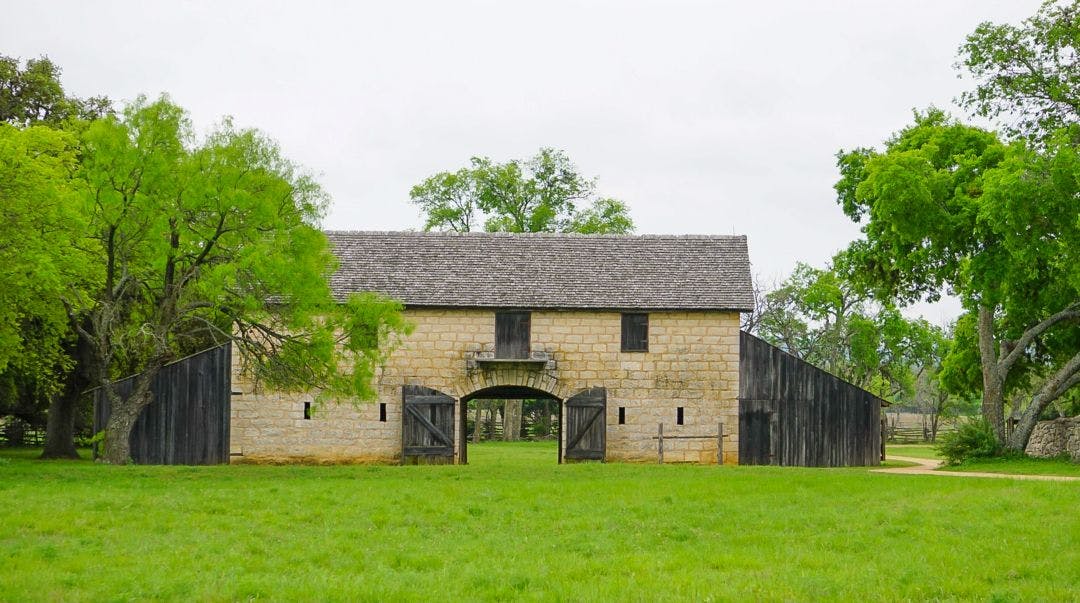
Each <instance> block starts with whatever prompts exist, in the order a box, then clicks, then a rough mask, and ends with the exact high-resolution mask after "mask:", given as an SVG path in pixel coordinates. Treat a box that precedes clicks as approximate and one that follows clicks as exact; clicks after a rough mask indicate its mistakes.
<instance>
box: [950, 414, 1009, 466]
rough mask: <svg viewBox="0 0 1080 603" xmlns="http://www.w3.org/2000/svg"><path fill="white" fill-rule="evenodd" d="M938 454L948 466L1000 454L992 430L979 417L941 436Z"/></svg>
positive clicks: (999, 448)
mask: <svg viewBox="0 0 1080 603" xmlns="http://www.w3.org/2000/svg"><path fill="white" fill-rule="evenodd" d="M937 450H938V452H940V453H941V456H943V457H945V462H946V463H948V464H949V465H957V464H960V463H961V462H962V461H964V460H965V459H973V458H989V457H993V456H998V455H1000V454H1001V445H1000V444H998V441H997V438H996V437H994V430H993V429H992V428H991V427H990V423H988V422H987V421H986V419H984V418H982V417H980V418H978V419H972V420H968V421H965V422H963V423H961V424H960V425H959V426H957V428H956V431H952V432H949V433H946V434H944V435H942V436H941V441H940V442H939V443H938V445H937Z"/></svg>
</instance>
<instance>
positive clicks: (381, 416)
mask: <svg viewBox="0 0 1080 603" xmlns="http://www.w3.org/2000/svg"><path fill="white" fill-rule="evenodd" d="M379 422H381V423H385V422H386V402H379Z"/></svg>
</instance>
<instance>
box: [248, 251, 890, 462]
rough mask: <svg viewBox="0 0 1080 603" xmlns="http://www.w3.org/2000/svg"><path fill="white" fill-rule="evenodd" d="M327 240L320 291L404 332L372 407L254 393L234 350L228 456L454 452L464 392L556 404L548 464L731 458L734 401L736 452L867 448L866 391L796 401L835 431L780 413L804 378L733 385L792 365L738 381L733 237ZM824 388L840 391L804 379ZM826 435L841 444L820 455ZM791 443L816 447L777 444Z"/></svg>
mask: <svg viewBox="0 0 1080 603" xmlns="http://www.w3.org/2000/svg"><path fill="white" fill-rule="evenodd" d="M327 234H328V236H329V238H330V241H331V243H332V245H333V248H334V250H335V253H336V254H337V256H338V257H339V259H340V266H339V269H338V272H337V273H336V274H335V275H334V276H333V279H332V287H333V290H334V292H335V294H336V295H337V296H338V297H340V298H341V299H344V298H345V297H347V296H348V295H349V294H351V293H354V292H378V293H382V294H385V295H387V296H390V297H393V298H395V299H398V300H400V301H402V302H403V303H404V306H405V314H406V317H407V318H408V320H409V321H410V322H411V323H412V324H413V325H414V326H415V330H414V331H413V332H412V334H411V335H409V336H407V337H404V338H403V339H402V340H401V341H400V342H399V344H398V345H397V346H396V347H395V348H394V349H393V350H392V352H391V353H390V354H389V357H388V360H387V361H386V363H385V364H384V365H383V366H382V367H381V369H380V370H379V371H378V373H377V375H376V379H377V386H378V395H379V397H378V400H377V401H375V402H374V403H360V404H352V403H350V401H348V400H342V401H339V402H341V403H339V404H326V405H323V406H321V407H320V408H319V409H318V412H314V413H312V412H311V405H312V402H313V400H314V397H313V396H312V395H310V394H283V393H280V392H273V391H263V390H261V389H258V388H255V387H254V386H253V385H252V383H251V381H250V379H247V378H246V377H245V376H244V375H243V374H241V372H240V371H239V367H238V365H237V364H236V360H234V367H233V375H232V384H231V391H232V396H231V411H230V418H231V426H230V438H229V442H230V453H231V455H232V457H233V458H234V459H236V460H241V459H242V460H262V461H274V460H283V461H288V460H294V461H295V460H319V461H323V460H325V461H346V462H365V461H371V462H406V463H408V462H424V463H439V462H443V463H464V462H467V458H468V456H467V455H468V450H467V440H468V438H467V434H466V416H465V415H466V409H467V403H468V402H469V401H470V400H473V399H515V398H520V399H542V398H546V399H550V400H553V401H557V402H558V407H559V409H560V410H559V412H560V417H561V420H560V422H559V424H560V431H561V433H560V438H559V448H558V461H559V462H562V461H563V460H571V461H573V460H608V461H619V460H625V461H652V462H656V460H657V458H658V450H659V449H662V450H663V459H664V460H665V461H667V462H694V463H717V462H718V461H721V462H723V463H725V464H734V463H738V462H740V458H739V456H740V438H741V437H743V436H742V434H740V433H739V432H740V406H742V407H743V409H744V410H745V411H747V412H744V415H746V417H750V416H751V415H750V414H747V413H749V412H752V413H754V414H753V415H752V416H753V417H754V418H755V420H757V418H760V421H764V423H761V422H760V421H758V422H754V421H750V422H747V419H746V417H744V420H743V424H744V425H746V426H747V429H753V432H754V433H755V434H758V435H757V436H755V437H757V438H758V439H757V440H755V441H754V442H752V443H749V442H747V443H743V445H742V450H743V451H744V454H748V453H746V452H745V451H753V454H754V458H753V459H752V460H750V462H754V463H762V462H764V463H776V464H839V465H850V464H866V462H867V460H868V459H871V458H872V457H874V456H875V455H876V454H877V448H878V446H879V444H880V431H879V428H878V425H879V424H878V415H879V412H880V411H879V404H878V402H880V401H879V400H878V399H877V398H873V397H868V396H869V395H868V394H867V395H866V396H862V394H859V395H858V396H856V398H853V399H854V400H855V402H853V403H850V404H849V403H847V402H845V405H844V406H842V407H840V406H837V407H836V408H833V409H831V410H829V412H828V413H825V414H821V413H817V411H816V410H814V411H812V412H811V414H812V415H813V416H817V415H818V414H820V415H821V417H824V419H823V420H824V421H825V422H832V423H836V422H838V421H839V422H841V423H845V424H846V422H849V421H848V419H847V418H845V417H846V416H847V415H851V414H852V413H855V414H857V415H858V417H857V418H856V419H857V420H855V421H854V422H852V423H851V425H852V426H853V427H852V429H848V428H847V427H844V428H843V429H831V428H830V429H817V430H815V429H814V428H813V427H812V426H813V425H815V423H813V422H812V421H810V418H812V417H811V416H810V415H806V412H803V411H802V410H800V411H799V413H801V414H798V413H794V411H793V410H792V411H789V410H785V409H789V408H790V409H801V408H804V407H805V404H804V403H803V402H804V401H803V400H801V399H794V398H792V399H791V400H786V401H785V396H787V397H788V398H791V396H789V395H788V394H786V393H785V392H789V391H792V392H794V391H796V390H797V389H798V391H802V389H806V388H802V389H799V388H792V387H787V386H784V387H780V388H772V389H769V388H765V389H767V390H768V391H765V390H762V388H756V389H754V388H749V389H748V388H747V387H745V385H746V384H745V383H744V387H743V393H745V392H751V393H752V394H753V395H752V396H751V395H749V394H747V395H746V396H744V399H743V400H740V393H741V391H740V379H741V380H742V381H744V382H747V383H749V382H751V381H753V380H754V379H756V376H755V375H756V374H760V375H761V376H762V377H763V378H767V379H770V380H771V382H774V383H777V384H779V383H781V382H782V381H783V380H784V379H788V380H789V381H790V380H792V379H801V377H798V375H800V374H802V373H800V372H796V371H795V370H794V369H795V368H798V367H793V368H791V370H789V369H786V368H784V367H781V366H780V365H779V364H777V365H776V366H774V367H769V366H766V365H769V363H770V362H773V363H774V364H775V363H777V362H780V361H781V360H783V359H782V358H781V356H783V355H782V354H780V355H775V354H774V355H771V356H770V355H769V354H768V353H767V350H765V355H764V356H761V357H762V358H764V360H763V361H758V362H746V363H744V364H745V365H746V366H745V367H744V370H745V369H746V368H747V367H749V368H750V369H752V370H753V371H756V373H753V374H750V373H748V374H743V375H740V351H741V350H740V331H739V315H740V313H741V312H745V311H749V310H750V309H752V306H753V296H752V288H751V280H750V261H749V257H748V253H747V243H746V238H745V237H743V236H658V235H645V236H619V235H589V236H585V235H572V234H506V233H468V234H456V233H419V232H329V233H327ZM761 343H762V345H766V346H767V344H764V342H761ZM773 356H775V362H774V361H770V360H769V358H771V357H773ZM784 362H789V363H790V361H789V360H784ZM795 362H796V363H801V361H795ZM803 364H805V363H803ZM784 375H791V376H792V377H785V376H784ZM826 379H828V377H826ZM832 379H834V380H835V378H832ZM830 387H831V388H832V389H829V388H830ZM837 387H839V388H840V389H844V388H848V389H850V388H853V386H849V385H847V384H842V383H839V384H837V383H831V382H830V383H825V384H824V389H823V388H820V387H819V388H817V389H816V390H813V388H810V389H811V390H813V391H819V392H825V393H824V394H822V395H826V396H827V395H829V394H828V392H830V391H831V392H833V393H835V392H836V391H838V390H837ZM855 389H857V388H855ZM758 390H761V391H765V394H768V398H769V400H772V401H771V402H770V401H768V400H765V401H764V402H763V401H762V400H761V399H762V398H763V396H764V395H765V394H762V393H760V392H759V391H758ZM774 390H775V391H774ZM807 391H810V390H807ZM770 392H772V393H770ZM858 392H862V390H858ZM863 393H865V392H863ZM811 395H813V394H812V393H811ZM827 402H828V401H826V405H827V406H828V403H827ZM852 404H855V405H856V406H858V408H856V406H852ZM813 413H817V414H813ZM804 415H805V416H804ZM800 417H803V418H800ZM778 419H783V420H778ZM661 423H662V424H663V437H664V440H663V442H662V443H660V442H658V436H659V435H660V434H659V431H660V428H659V426H660V424H661ZM821 424H822V423H821V421H819V422H818V423H817V425H818V426H819V428H820V426H821ZM758 425H764V426H765V427H758ZM808 425H809V426H811V428H810V429H809V430H808V428H807V426H808ZM785 426H786V427H785ZM721 430H722V433H723V434H724V437H723V438H718V437H717V435H718V434H719V433H721ZM853 430H854V431H853ZM819 432H820V436H819ZM763 438H770V440H769V441H763ZM830 438H831V439H830ZM836 438H845V439H846V440H849V441H845V442H841V443H840V444H843V446H840V447H841V448H844V449H851V450H855V451H856V454H854V455H853V456H851V457H850V458H849V457H845V456H843V455H841V456H837V455H830V454H827V452H828V451H829V450H830V449H832V448H834V447H837V442H836V441H835V440H836ZM852 438H855V439H854V440H853V439H852ZM796 441H805V442H809V444H808V445H809V446H811V448H813V447H817V448H820V449H823V450H825V452H826V453H822V454H817V453H815V454H814V455H810V456H807V455H806V454H801V453H800V454H801V456H800V455H793V453H792V452H785V447H786V448H790V450H791V451H794V450H795V447H794V445H793V444H791V443H792V442H796ZM720 442H722V449H719V448H721V444H720ZM785 442H787V444H785ZM658 444H661V445H660V446H659V447H658ZM748 444H752V445H749V446H748ZM800 446H801V444H800ZM785 459H788V460H785ZM552 461H553V462H554V461H555V459H554V458H553V459H552Z"/></svg>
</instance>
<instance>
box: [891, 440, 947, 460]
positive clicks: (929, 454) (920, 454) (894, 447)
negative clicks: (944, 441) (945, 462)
mask: <svg viewBox="0 0 1080 603" xmlns="http://www.w3.org/2000/svg"><path fill="white" fill-rule="evenodd" d="M885 454H886V455H894V454H895V455H897V456H911V457H915V458H918V459H940V458H941V454H940V453H939V452H938V451H937V450H935V449H934V445H933V444H885Z"/></svg>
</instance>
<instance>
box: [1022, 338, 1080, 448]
mask: <svg viewBox="0 0 1080 603" xmlns="http://www.w3.org/2000/svg"><path fill="white" fill-rule="evenodd" d="M1078 381H1080V354H1077V355H1075V356H1073V357H1072V359H1071V360H1069V361H1068V362H1066V363H1065V365H1064V366H1062V367H1061V369H1059V370H1058V371H1057V372H1056V373H1054V374H1053V375H1051V376H1050V377H1049V378H1048V379H1047V380H1046V381H1045V382H1043V384H1042V385H1041V386H1040V387H1039V389H1038V391H1036V392H1035V395H1034V396H1032V397H1031V403H1030V404H1028V405H1027V408H1025V409H1024V413H1023V414H1022V415H1020V420H1019V421H1018V422H1017V424H1016V427H1014V428H1013V431H1012V433H1011V434H1010V435H1009V441H1008V442H1007V443H1006V446H1007V447H1008V448H1010V449H1012V450H1018V451H1021V452H1022V451H1023V450H1024V449H1026V448H1027V443H1028V440H1029V439H1031V432H1032V431H1034V430H1035V425H1036V424H1037V423H1038V422H1039V416H1041V415H1042V413H1043V411H1044V410H1046V408H1047V407H1048V406H1050V403H1051V402H1053V401H1054V400H1057V399H1058V398H1060V397H1061V395H1062V394H1064V393H1065V392H1067V391H1068V390H1069V389H1070V388H1072V387H1074V386H1076V385H1077V383H1078Z"/></svg>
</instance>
